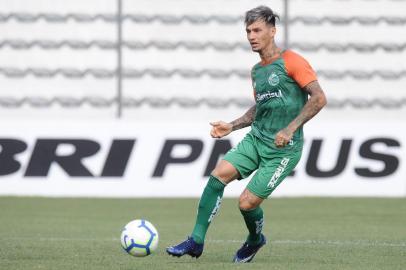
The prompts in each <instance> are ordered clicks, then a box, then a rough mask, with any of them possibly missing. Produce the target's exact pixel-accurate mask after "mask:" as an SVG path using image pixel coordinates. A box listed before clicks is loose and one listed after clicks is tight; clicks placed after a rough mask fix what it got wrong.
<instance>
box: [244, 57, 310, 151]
mask: <svg viewBox="0 0 406 270" xmlns="http://www.w3.org/2000/svg"><path fill="white" fill-rule="evenodd" d="M251 76H252V82H253V87H254V91H255V93H254V94H255V101H256V111H255V119H254V122H253V123H252V126H251V128H252V129H251V132H252V134H253V135H254V136H256V137H258V138H259V139H261V140H262V141H264V142H265V143H266V144H267V145H270V146H272V147H276V146H275V145H274V139H275V136H276V134H277V133H278V132H279V131H280V130H281V129H283V128H285V127H287V126H288V125H289V123H291V122H292V121H293V119H295V118H296V117H297V116H298V115H299V113H300V112H301V110H302V109H303V107H304V105H305V104H306V101H307V93H306V92H305V91H303V90H302V88H303V87H304V86H306V85H307V84H308V83H310V82H312V81H315V80H317V78H316V75H315V72H314V71H313V69H312V68H311V67H310V65H309V64H308V62H307V61H306V60H305V59H304V58H302V57H301V56H299V55H298V54H296V53H294V52H292V51H290V50H288V51H284V52H283V53H282V55H281V57H280V58H278V59H277V60H275V61H274V62H272V63H271V64H268V65H265V66H262V65H261V64H260V63H258V64H256V65H255V66H254V67H253V69H252V73H251ZM302 145H303V128H302V127H300V128H299V129H298V130H296V132H295V133H294V135H293V138H292V140H291V141H290V142H289V144H288V145H287V146H286V147H285V148H286V149H287V150H288V149H292V148H297V147H301V146H302Z"/></svg>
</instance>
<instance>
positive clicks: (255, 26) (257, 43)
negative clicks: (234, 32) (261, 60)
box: [245, 20, 276, 52]
mask: <svg viewBox="0 0 406 270" xmlns="http://www.w3.org/2000/svg"><path fill="white" fill-rule="evenodd" d="M245 30H246V32H247V39H248V41H249V43H250V44H251V49H252V51H254V52H261V51H262V50H264V49H265V48H268V47H269V46H270V45H272V43H273V40H274V36H275V33H276V28H275V27H274V26H272V25H268V24H266V23H265V22H264V21H262V20H259V21H255V22H253V23H252V24H250V25H248V26H247V27H246V29H245Z"/></svg>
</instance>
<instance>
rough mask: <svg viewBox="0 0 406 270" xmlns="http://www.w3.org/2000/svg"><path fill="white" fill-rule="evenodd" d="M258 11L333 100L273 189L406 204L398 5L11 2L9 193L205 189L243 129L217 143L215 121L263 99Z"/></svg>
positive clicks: (139, 193)
mask: <svg viewBox="0 0 406 270" xmlns="http://www.w3.org/2000/svg"><path fill="white" fill-rule="evenodd" d="M260 4H268V5H270V6H271V7H272V8H273V9H274V10H275V11H276V12H278V13H279V14H280V15H281V18H282V20H281V22H280V23H279V24H278V35H277V42H278V44H279V45H280V46H281V47H286V48H291V49H293V50H296V51H297V52H299V53H300V54H302V55H303V56H304V57H306V58H307V59H308V60H309V61H310V63H311V64H312V65H313V67H314V69H315V70H316V71H317V73H318V77H319V80H320V83H321V85H322V87H323V88H324V89H325V91H326V94H327V96H328V101H329V103H328V105H327V108H326V109H324V110H323V111H322V113H320V114H319V115H318V116H317V117H316V118H315V119H314V120H312V121H311V123H309V124H307V125H306V129H305V132H306V148H305V152H304V155H303V158H302V162H301V165H300V166H299V167H298V169H297V173H295V177H292V178H291V179H294V180H288V181H286V184H284V185H285V187H283V188H280V189H281V190H280V191H277V192H276V193H275V195H276V196H278V195H293V196H296V195H317V196H318V195H322V196H323V195H327V196H330V195H337V196H352V195H355V196H405V195H406V180H405V179H406V172H405V171H406V170H405V166H404V164H403V163H402V160H403V158H404V156H405V150H404V147H403V145H404V140H405V136H404V134H405V132H406V130H405V121H406V120H405V119H406V118H405V115H406V114H405V113H406V95H405V93H404V91H405V89H404V88H405V85H406V64H405V61H404V60H405V59H406V35H405V33H406V32H405V25H406V17H405V13H404V10H405V9H406V2H405V1H399V0H369V1H368V0H362V1H351V0H326V1H320V0H305V1H298V0H292V1H284V0H280V1H272V2H269V1H268V2H267V1H256V0H255V1H237V0H235V1H214V0H213V1H212V0H210V1H197V0H196V1H190V0H187V1H186V0H177V1H164V0H154V1H149V0H148V1H147V0H137V1H129V0H121V1H118V0H117V1H113V0H87V1H76V0H74V1H68V2H67V1H59V0H58V1H55V0H52V1H50V0H49V1H46V0H41V1H39V0H38V1H25V0H15V1H6V0H3V1H0V11H1V12H0V29H1V37H0V84H1V86H2V87H1V90H0V121H1V123H2V133H3V134H2V137H3V138H2V141H1V142H2V144H1V145H2V149H3V151H2V154H3V162H2V164H1V166H0V174H1V178H2V179H1V181H0V193H1V194H5V195H24V194H26V195H50V196H53V195H55V196H59V195H68V196H70V195H72V196H114V197H115V196H118V197H121V196H130V197H132V196H135V197H143V196H154V197H160V196H186V197H188V196H199V194H200V190H201V188H202V187H203V186H204V180H205V179H206V177H205V175H207V172H208V171H210V169H211V168H212V167H213V166H214V164H215V163H216V161H217V160H218V158H219V157H220V156H221V154H223V153H224V151H225V150H226V149H228V148H229V147H231V146H232V145H234V144H235V143H237V142H238V140H239V139H241V138H242V136H243V135H244V134H245V132H246V131H241V132H237V133H236V134H234V135H233V136H230V138H226V140H222V141H214V140H212V139H210V138H209V136H208V132H209V129H210V127H209V125H208V122H210V121H213V120H220V119H221V120H225V121H231V120H233V119H235V118H237V117H239V116H240V115H242V114H243V113H244V112H245V111H246V110H247V108H249V107H250V106H251V105H252V104H253V99H252V90H251V83H250V78H249V70H250V68H251V67H252V66H253V65H254V64H255V63H256V62H257V61H258V59H259V58H258V56H257V55H256V54H254V53H252V52H251V51H250V48H249V44H248V42H247V41H246V37H245V31H244V25H243V15H244V12H245V11H246V10H248V9H250V8H252V7H255V6H257V5H260ZM227 147H228V148H227ZM114 160H115V161H114ZM117 167H118V168H117ZM33 179H35V181H34V180H33ZM94 179H96V181H94ZM156 180H158V181H156ZM183 185H186V188H179V187H182V186H183ZM241 185H245V182H244V183H239V184H235V187H231V188H230V190H229V191H228V193H226V194H227V195H232V196H235V195H238V193H239V191H240V190H241ZM140 187H142V188H140Z"/></svg>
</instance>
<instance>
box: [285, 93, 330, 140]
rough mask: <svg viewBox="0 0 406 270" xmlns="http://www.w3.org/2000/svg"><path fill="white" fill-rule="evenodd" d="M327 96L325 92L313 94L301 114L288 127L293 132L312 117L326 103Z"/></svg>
mask: <svg viewBox="0 0 406 270" xmlns="http://www.w3.org/2000/svg"><path fill="white" fill-rule="evenodd" d="M326 104H327V100H326V97H325V95H324V93H323V92H320V93H317V94H313V95H312V96H311V97H310V99H309V100H308V101H307V102H306V105H305V106H304V107H303V109H302V111H301V112H300V114H299V115H298V116H297V117H296V118H295V119H294V120H293V121H292V122H291V123H290V124H289V126H288V129H289V130H290V131H291V132H292V133H293V132H295V131H296V130H297V129H298V128H299V127H301V126H303V125H304V124H305V123H306V122H307V121H309V120H310V119H312V118H313V117H314V116H315V115H316V114H317V113H318V112H319V111H320V110H321V109H322V108H323V107H324V106H325V105H326Z"/></svg>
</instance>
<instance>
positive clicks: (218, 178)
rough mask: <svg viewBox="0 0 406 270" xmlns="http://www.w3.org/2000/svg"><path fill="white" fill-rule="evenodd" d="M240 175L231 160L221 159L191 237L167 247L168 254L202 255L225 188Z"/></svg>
mask: <svg viewBox="0 0 406 270" xmlns="http://www.w3.org/2000/svg"><path fill="white" fill-rule="evenodd" d="M239 176H240V174H239V172H238V171H237V169H236V168H235V167H234V166H233V165H232V164H231V163H230V162H228V161H226V160H222V161H220V163H219V164H218V165H217V166H216V168H215V169H214V171H213V172H212V174H211V175H210V177H209V181H208V182H207V184H206V187H205V188H204V190H203V194H202V196H201V198H200V201H199V207H198V211H197V217H196V223H195V226H194V228H193V232H192V235H191V237H188V239H187V240H185V241H183V242H182V243H180V244H178V245H176V246H171V247H168V248H167V249H166V251H167V253H168V254H170V255H173V256H177V257H180V256H183V255H185V254H188V255H190V256H192V257H196V258H198V257H200V255H201V254H202V252H203V245H204V239H205V237H206V233H207V230H208V228H209V225H210V223H211V222H212V220H213V218H214V217H215V215H216V214H217V212H218V210H219V209H220V205H221V200H222V198H223V193H224V188H225V186H226V185H227V184H228V183H230V182H231V181H233V180H235V179H237V178H238V177H239Z"/></svg>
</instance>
